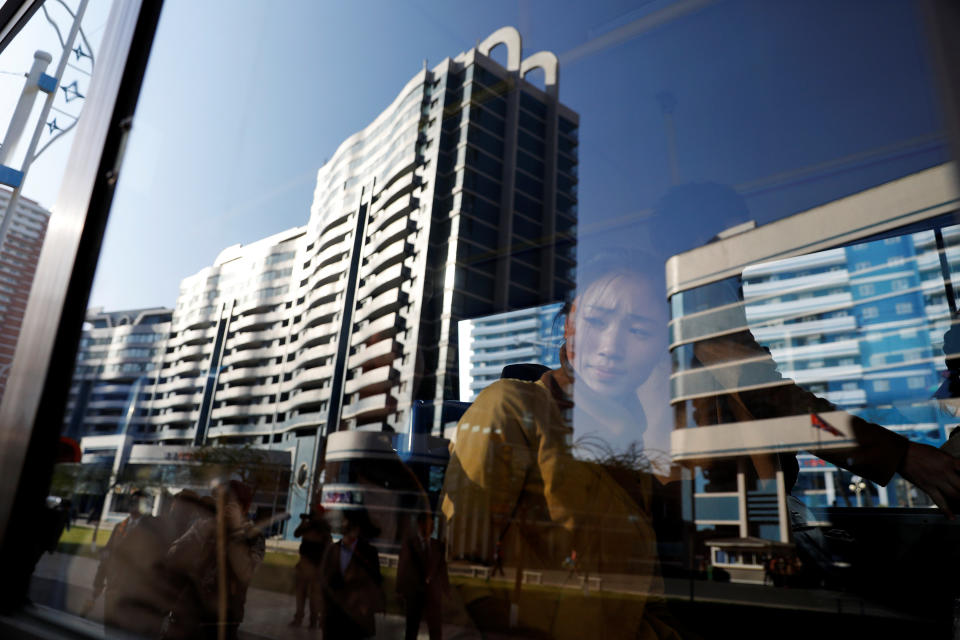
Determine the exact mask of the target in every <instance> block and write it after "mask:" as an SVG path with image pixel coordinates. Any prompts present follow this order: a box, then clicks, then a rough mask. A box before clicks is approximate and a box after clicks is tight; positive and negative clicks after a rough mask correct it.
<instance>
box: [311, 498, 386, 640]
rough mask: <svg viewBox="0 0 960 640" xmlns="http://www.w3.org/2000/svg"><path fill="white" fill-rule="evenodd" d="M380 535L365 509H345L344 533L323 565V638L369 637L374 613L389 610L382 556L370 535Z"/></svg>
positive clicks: (330, 548) (374, 625)
mask: <svg viewBox="0 0 960 640" xmlns="http://www.w3.org/2000/svg"><path fill="white" fill-rule="evenodd" d="M376 535H377V530H376V527H374V526H373V524H372V523H371V522H370V517H369V516H368V515H367V512H366V510H365V509H349V510H346V511H344V512H343V535H342V537H341V539H340V540H338V541H337V542H335V543H334V544H331V545H329V546H328V547H327V550H326V552H324V554H323V563H322V564H321V567H320V574H321V580H322V583H323V637H324V638H336V639H337V640H351V639H354V638H369V637H372V636H373V635H374V634H375V633H376V623H375V621H374V614H375V613H376V612H378V611H384V610H385V609H386V604H385V598H384V593H383V577H382V576H381V574H380V556H379V554H378V553H377V550H376V549H375V548H374V546H373V545H372V544H370V542H368V539H369V538H372V537H375V536H376Z"/></svg>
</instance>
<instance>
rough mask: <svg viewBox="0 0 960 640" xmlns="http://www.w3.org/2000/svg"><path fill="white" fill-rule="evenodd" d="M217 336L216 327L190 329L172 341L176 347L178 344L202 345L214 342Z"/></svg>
mask: <svg viewBox="0 0 960 640" xmlns="http://www.w3.org/2000/svg"><path fill="white" fill-rule="evenodd" d="M216 335H217V328H216V327H207V328H206V329H188V330H186V331H181V332H180V334H179V335H178V336H177V337H176V338H174V339H173V340H171V343H172V344H174V345H177V344H181V345H183V344H202V343H204V342H206V341H207V340H212V339H213V338H215V337H216Z"/></svg>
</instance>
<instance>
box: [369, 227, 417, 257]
mask: <svg viewBox="0 0 960 640" xmlns="http://www.w3.org/2000/svg"><path fill="white" fill-rule="evenodd" d="M416 230H417V223H416V222H414V221H413V220H411V219H409V218H401V219H400V220H397V221H396V222H394V223H392V224H389V225H387V226H386V227H384V228H383V229H382V230H380V231H377V232H374V234H373V237H368V239H367V243H366V247H365V250H366V253H367V255H371V254H373V253H376V252H378V251H380V250H381V249H383V248H384V247H386V246H389V245H390V244H392V243H394V242H396V241H398V240H401V239H406V238H408V237H409V236H410V235H412V234H413V233H414V232H415V231H416Z"/></svg>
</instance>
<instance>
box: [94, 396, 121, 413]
mask: <svg viewBox="0 0 960 640" xmlns="http://www.w3.org/2000/svg"><path fill="white" fill-rule="evenodd" d="M126 406H127V400H126V399H122V400H91V401H90V402H88V403H87V410H88V411H91V410H96V409H123V408H124V407H126Z"/></svg>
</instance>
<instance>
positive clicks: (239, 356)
mask: <svg viewBox="0 0 960 640" xmlns="http://www.w3.org/2000/svg"><path fill="white" fill-rule="evenodd" d="M282 355H283V348H282V347H263V348H261V349H243V350H241V351H234V352H233V353H231V354H229V355H225V356H224V357H223V361H224V364H225V365H231V366H235V367H243V366H252V365H258V366H263V365H266V364H268V362H267V361H273V360H274V359H275V358H278V357H280V356H282Z"/></svg>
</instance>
